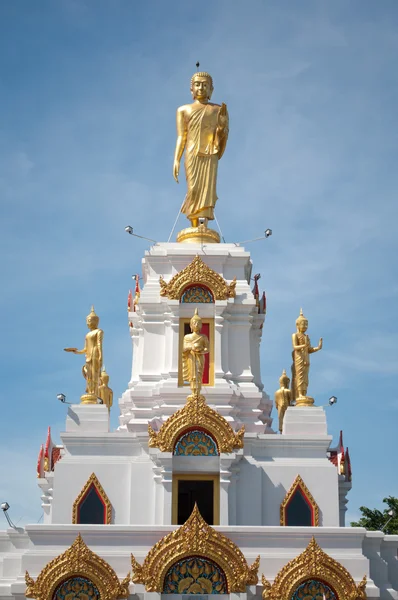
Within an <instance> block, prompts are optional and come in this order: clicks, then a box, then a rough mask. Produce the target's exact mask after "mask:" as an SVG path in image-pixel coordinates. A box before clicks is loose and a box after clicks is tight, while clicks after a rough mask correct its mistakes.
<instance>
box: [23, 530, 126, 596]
mask: <svg viewBox="0 0 398 600" xmlns="http://www.w3.org/2000/svg"><path fill="white" fill-rule="evenodd" d="M71 577H86V578H87V579H90V581H92V582H93V583H94V585H95V586H96V587H97V589H98V591H99V593H100V597H101V600H115V599H116V598H128V596H129V582H130V573H128V574H127V576H126V577H125V578H124V579H123V581H122V582H120V581H119V579H118V577H117V575H116V573H115V571H114V570H113V569H112V567H111V566H110V565H109V564H108V563H107V562H106V561H105V560H103V559H102V558H101V557H100V556H98V554H95V553H94V552H92V550H90V548H88V547H87V546H86V544H85V543H84V541H83V538H82V537H81V535H80V533H79V535H78V536H77V538H76V539H75V541H74V542H73V544H72V545H71V546H70V548H68V550H66V552H64V553H63V554H61V555H60V556H57V557H56V558H54V559H53V560H52V561H50V562H49V563H48V564H47V565H46V566H45V567H44V569H42V570H41V571H40V573H39V575H38V577H37V579H36V581H34V580H33V579H32V577H30V575H29V573H28V572H27V571H26V574H25V582H26V586H27V587H26V592H25V596H26V597H27V598H35V599H36V600H52V597H53V594H54V592H55V590H56V589H57V587H58V586H59V584H60V583H61V582H62V581H66V580H67V579H70V578H71Z"/></svg>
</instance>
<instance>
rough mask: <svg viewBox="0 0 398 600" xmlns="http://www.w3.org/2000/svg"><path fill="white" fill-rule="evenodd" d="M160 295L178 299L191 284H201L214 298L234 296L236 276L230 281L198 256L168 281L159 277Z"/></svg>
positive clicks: (221, 298) (222, 298)
mask: <svg viewBox="0 0 398 600" xmlns="http://www.w3.org/2000/svg"><path fill="white" fill-rule="evenodd" d="M159 282H160V295H161V296H166V297H167V298H169V299H170V300H180V298H181V296H182V294H183V292H184V290H185V289H186V288H187V287H189V286H190V285H193V284H202V285H205V286H206V287H208V288H209V290H210V291H211V292H212V294H213V296H214V299H215V300H226V299H227V298H235V287H236V278H235V279H233V281H232V282H231V283H227V282H226V280H225V279H224V278H223V277H221V275H219V274H218V273H216V272H215V271H213V269H211V268H210V267H208V266H207V265H206V263H205V262H203V260H202V259H201V258H200V256H195V258H194V259H193V261H192V262H191V263H190V264H189V265H188V266H187V267H185V269H182V271H180V272H179V273H177V274H176V275H174V277H172V278H171V279H170V281H169V282H168V283H166V281H165V280H164V279H163V277H160V280H159Z"/></svg>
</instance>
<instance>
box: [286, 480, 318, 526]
mask: <svg viewBox="0 0 398 600" xmlns="http://www.w3.org/2000/svg"><path fill="white" fill-rule="evenodd" d="M300 489H301V492H302V493H303V494H304V496H305V497H306V500H307V502H308V504H309V505H310V507H311V512H312V526H313V527H318V526H319V507H318V505H317V503H316V502H315V500H314V497H313V495H312V494H311V492H310V490H309V489H308V487H307V486H306V485H305V483H304V481H303V480H302V478H301V477H300V475H297V477H296V479H295V480H294V481H293V483H292V485H291V487H290V489H289V491H288V492H287V494H286V496H285V497H284V499H283V502H282V504H281V507H280V524H281V525H288V523H287V519H286V508H287V506H288V504H289V502H290V500H291V499H292V498H293V496H294V494H295V493H296V492H297V490H300Z"/></svg>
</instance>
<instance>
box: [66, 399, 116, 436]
mask: <svg viewBox="0 0 398 600" xmlns="http://www.w3.org/2000/svg"><path fill="white" fill-rule="evenodd" d="M66 431H67V432H68V433H70V432H72V431H78V432H80V433H81V432H83V431H84V432H97V433H107V432H108V431H109V411H108V407H107V406H105V405H103V404H72V405H71V406H69V408H68V415H67V417H66Z"/></svg>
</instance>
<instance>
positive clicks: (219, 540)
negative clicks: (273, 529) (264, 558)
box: [131, 504, 260, 593]
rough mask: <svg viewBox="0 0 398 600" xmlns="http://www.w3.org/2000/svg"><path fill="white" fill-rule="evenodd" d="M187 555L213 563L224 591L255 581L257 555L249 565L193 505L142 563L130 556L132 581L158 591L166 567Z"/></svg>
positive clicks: (160, 587)
mask: <svg viewBox="0 0 398 600" xmlns="http://www.w3.org/2000/svg"><path fill="white" fill-rule="evenodd" d="M190 556H198V557H203V558H207V559H208V560H211V561H213V562H215V563H216V564H217V565H218V566H219V567H220V568H221V569H222V570H223V571H224V573H225V576H226V578H227V583H228V593H231V592H245V591H246V586H247V585H256V583H257V582H258V575H257V572H258V567H259V564H260V562H259V561H260V557H258V558H257V559H256V560H255V562H254V563H253V565H252V566H251V567H249V565H248V564H247V562H246V559H245V557H244V555H243V554H242V552H241V551H240V550H239V548H238V547H237V546H236V545H235V544H234V543H233V542H232V541H231V540H230V539H229V538H227V537H225V536H224V535H222V534H221V533H219V532H217V531H215V530H214V529H213V528H212V527H210V525H208V524H207V523H206V522H205V521H204V520H203V517H202V516H201V514H200V512H199V510H198V507H197V506H196V504H195V507H194V509H193V511H192V514H191V516H190V517H189V519H188V520H187V521H186V522H185V523H184V525H181V527H179V528H178V529H176V530H175V531H172V532H171V533H169V534H168V535H166V536H165V537H163V538H162V539H161V540H159V541H158V542H157V543H156V544H155V545H154V546H153V548H152V549H151V550H150V551H149V552H148V554H147V556H146V558H145V560H144V563H143V564H142V566H141V565H140V564H139V563H138V562H137V561H136V559H135V558H134V556H133V555H132V556H131V564H132V568H133V581H134V583H141V584H144V585H145V589H146V591H147V592H159V593H161V592H162V590H163V584H164V578H165V575H166V573H167V572H168V570H169V569H170V567H171V566H172V565H173V564H174V563H176V562H177V561H179V560H182V559H184V558H187V557H190Z"/></svg>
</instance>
